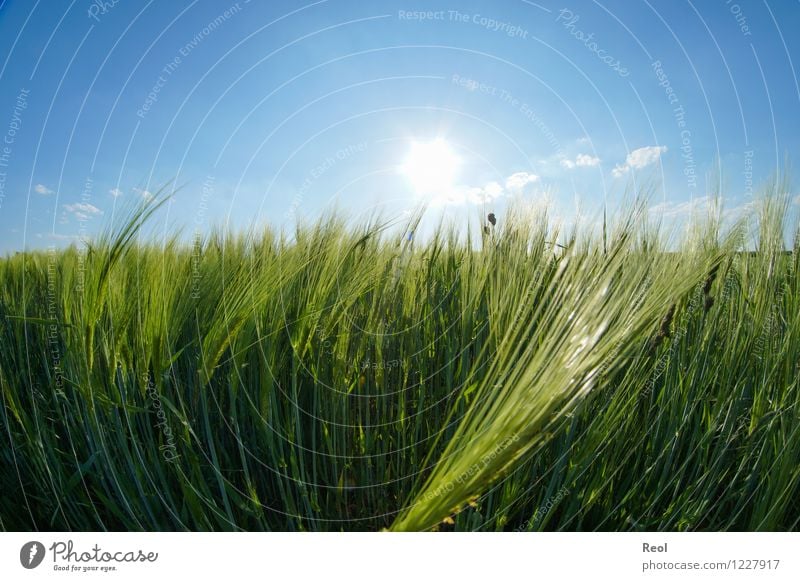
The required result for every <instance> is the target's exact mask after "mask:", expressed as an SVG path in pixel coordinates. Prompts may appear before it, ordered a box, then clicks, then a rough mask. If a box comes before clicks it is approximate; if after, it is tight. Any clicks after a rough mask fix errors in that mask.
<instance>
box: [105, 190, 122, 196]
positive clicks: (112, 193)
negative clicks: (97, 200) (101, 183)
mask: <svg viewBox="0 0 800 581" xmlns="http://www.w3.org/2000/svg"><path fill="white" fill-rule="evenodd" d="M108 193H109V194H111V195H112V196H114V197H115V198H119V197H120V196H121V195H122V194H123V192H122V190H121V189H119V188H113V189H111V190H108Z"/></svg>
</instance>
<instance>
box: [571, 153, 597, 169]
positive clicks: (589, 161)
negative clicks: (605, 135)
mask: <svg viewBox="0 0 800 581" xmlns="http://www.w3.org/2000/svg"><path fill="white" fill-rule="evenodd" d="M575 165H577V166H578V167H594V166H596V165H600V158H599V157H594V156H593V155H589V154H587V153H579V154H578V157H576V158H575Z"/></svg>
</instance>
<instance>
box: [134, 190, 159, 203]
mask: <svg viewBox="0 0 800 581" xmlns="http://www.w3.org/2000/svg"><path fill="white" fill-rule="evenodd" d="M133 191H134V192H136V193H137V194H139V195H140V196H141V197H142V199H144V201H145V202H149V201H150V200H152V199H153V198H155V196H154V195H153V194H152V193H151V192H149V191H148V190H143V189H141V188H133Z"/></svg>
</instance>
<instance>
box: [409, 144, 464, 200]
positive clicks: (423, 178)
mask: <svg viewBox="0 0 800 581" xmlns="http://www.w3.org/2000/svg"><path fill="white" fill-rule="evenodd" d="M460 165H461V160H460V159H459V157H458V156H457V155H456V154H455V153H453V150H452V149H451V147H450V144H448V143H447V141H445V140H444V139H441V138H439V139H435V140H433V141H429V142H425V143H423V142H418V141H415V142H412V143H411V148H410V149H409V152H408V155H407V156H406V159H405V162H404V163H403V165H402V166H400V171H401V172H402V173H403V175H405V176H406V178H408V180H409V181H410V182H411V185H412V186H413V187H414V190H415V191H416V192H417V193H420V194H443V193H446V192H448V191H449V190H451V189H452V187H453V180H454V179H455V176H456V173H457V172H458V168H459V166H460Z"/></svg>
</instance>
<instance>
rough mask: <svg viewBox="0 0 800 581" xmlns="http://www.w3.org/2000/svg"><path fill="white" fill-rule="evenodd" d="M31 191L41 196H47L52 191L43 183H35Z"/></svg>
mask: <svg viewBox="0 0 800 581" xmlns="http://www.w3.org/2000/svg"><path fill="white" fill-rule="evenodd" d="M33 191H34V192H36V193H37V194H41V195H43V196H49V195H50V194H52V193H53V190H51V189H50V188H48V187H47V186H45V185H44V184H36V185H35V186H33Z"/></svg>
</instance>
